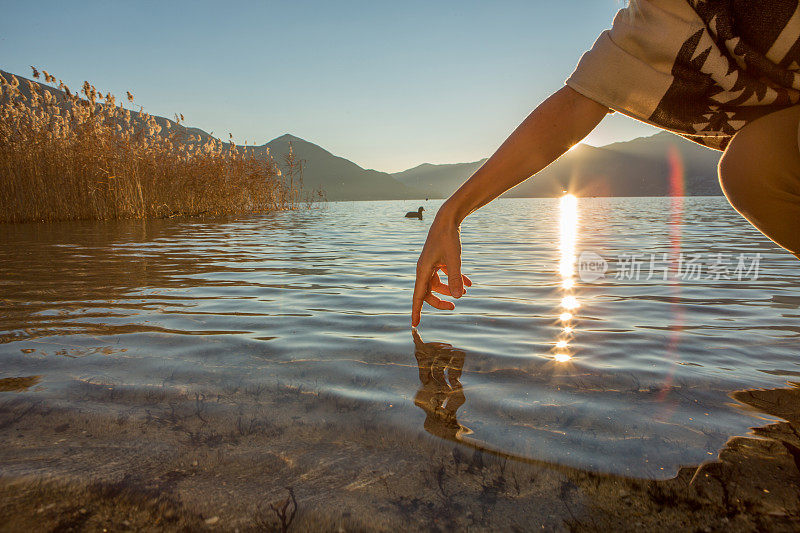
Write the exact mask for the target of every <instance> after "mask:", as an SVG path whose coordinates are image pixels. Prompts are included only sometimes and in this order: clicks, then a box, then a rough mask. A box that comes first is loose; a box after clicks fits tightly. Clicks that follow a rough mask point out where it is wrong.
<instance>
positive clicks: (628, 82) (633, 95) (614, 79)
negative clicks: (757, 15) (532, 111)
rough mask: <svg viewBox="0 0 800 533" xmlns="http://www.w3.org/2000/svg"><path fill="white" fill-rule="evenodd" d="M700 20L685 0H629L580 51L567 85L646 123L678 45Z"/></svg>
mask: <svg viewBox="0 0 800 533" xmlns="http://www.w3.org/2000/svg"><path fill="white" fill-rule="evenodd" d="M702 28H703V23H702V21H701V20H700V18H699V17H698V16H697V14H696V13H695V12H694V11H693V10H692V9H691V7H689V4H688V3H687V2H686V0H631V2H630V5H629V6H628V7H626V8H624V9H621V10H620V11H619V12H618V13H617V15H616V16H615V17H614V22H613V25H612V27H611V29H609V30H606V31H604V32H603V33H601V34H600V37H598V38H597V41H595V43H594V46H592V48H591V49H590V50H589V51H588V52H586V53H585V54H583V57H581V60H580V62H579V63H578V66H577V67H576V68H575V71H574V72H573V73H572V75H571V76H570V77H569V79H567V81H566V83H567V85H568V86H570V87H571V88H573V89H574V90H576V91H577V92H579V93H581V94H583V95H584V96H586V97H588V98H591V99H592V100H594V101H596V102H598V103H600V104H603V105H604V106H607V107H609V108H611V109H614V110H615V111H619V112H621V113H624V114H626V115H630V116H632V117H633V118H636V119H639V120H642V121H644V122H647V121H648V118H649V117H650V116H651V115H652V114H653V112H654V111H655V109H656V107H657V106H658V104H659V102H660V101H661V99H662V98H663V96H664V94H665V93H666V92H667V89H669V87H670V85H671V84H672V81H673V76H672V67H673V64H674V62H675V58H676V56H677V54H678V52H679V50H680V49H681V46H683V44H684V43H685V42H686V41H687V40H688V39H689V38H690V37H691V36H692V35H693V34H694V33H695V32H697V31H698V30H699V29H702Z"/></svg>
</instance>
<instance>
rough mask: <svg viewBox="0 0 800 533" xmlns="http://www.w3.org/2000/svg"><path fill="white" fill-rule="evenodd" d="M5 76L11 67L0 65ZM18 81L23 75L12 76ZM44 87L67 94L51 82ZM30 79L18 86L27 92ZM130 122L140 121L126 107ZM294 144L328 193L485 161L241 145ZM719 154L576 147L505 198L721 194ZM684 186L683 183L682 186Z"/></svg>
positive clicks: (396, 187) (302, 143)
mask: <svg viewBox="0 0 800 533" xmlns="http://www.w3.org/2000/svg"><path fill="white" fill-rule="evenodd" d="M0 74H2V75H3V76H4V77H5V78H6V79H7V80H10V79H11V74H10V73H7V72H4V71H2V70H0ZM17 78H19V79H20V80H21V81H22V80H26V79H25V78H23V77H21V76H17ZM29 81H32V82H33V83H36V84H38V85H40V86H41V87H43V88H46V89H47V90H48V91H50V92H51V94H53V95H54V96H56V98H57V99H58V100H59V101H61V102H63V101H65V97H64V94H63V93H62V92H61V91H59V90H58V89H56V88H54V87H50V86H47V85H43V84H40V83H38V82H36V81H34V80H29ZM26 85H27V84H26V83H24V81H23V83H22V84H21V85H20V88H21V89H22V91H23V93H27V92H28V89H27V86H26ZM131 113H132V115H133V117H134V121H136V120H142V118H141V117H140V114H139V113H137V112H135V111H131ZM154 118H155V120H156V122H158V123H159V124H160V125H161V126H162V127H163V126H165V125H166V123H170V126H171V131H173V132H183V133H185V134H186V136H187V137H188V136H195V137H197V140H195V141H191V140H187V141H186V142H204V141H206V140H208V139H210V138H211V137H212V136H211V135H210V134H209V133H206V132H205V131H203V130H201V129H198V128H191V127H186V126H185V125H184V124H178V123H176V122H175V121H172V120H169V119H167V118H164V117H154ZM290 145H291V147H292V150H293V151H294V154H295V156H296V157H297V158H298V159H300V160H301V161H302V162H303V184H304V189H305V190H307V191H309V192H310V191H313V190H321V191H322V192H323V193H324V195H325V197H326V198H327V199H328V200H399V199H418V198H426V197H430V198H446V197H448V196H450V194H452V193H453V192H454V191H455V190H456V189H457V188H458V187H459V186H460V185H461V184H462V183H463V182H464V181H466V180H467V179H468V178H469V177H470V176H471V175H472V174H473V173H474V172H475V171H476V170H477V169H478V168H480V166H481V165H482V164H483V163H484V162H485V161H486V160H485V159H481V160H479V161H474V162H471V163H455V164H446V165H433V164H430V163H424V164H422V165H419V166H417V167H414V168H411V169H408V170H405V171H403V172H397V173H395V174H388V173H386V172H379V171H376V170H367V169H364V168H361V167H360V166H358V165H357V164H355V163H353V162H352V161H348V160H347V159H344V158H342V157H339V156H336V155H334V154H332V153H330V152H328V151H327V150H325V149H324V148H322V147H320V146H318V145H316V144H314V143H311V142H309V141H306V140H304V139H301V138H299V137H295V136H292V135H289V134H286V135H283V136H281V137H278V138H276V139H273V140H271V141H270V142H268V143H266V144H263V145H261V146H245V147H239V148H242V149H244V150H246V151H247V152H250V153H253V154H254V155H257V156H259V157H267V156H268V154H269V155H271V156H272V157H273V158H274V159H275V161H276V162H277V163H278V165H279V166H281V167H283V168H284V169H285V167H286V165H285V164H284V155H285V154H287V153H288V152H289V146H290ZM720 155H721V153H720V152H718V151H714V150H709V149H707V148H704V147H702V146H700V145H698V144H695V143H692V142H691V141H688V140H686V139H683V138H682V137H679V136H677V135H674V134H671V133H667V132H662V133H658V134H656V135H653V136H650V137H640V138H638V139H634V140H631V141H626V142H618V143H613V144H609V145H606V146H602V147H599V148H597V147H593V146H589V145H585V144H580V145H578V146H576V147H575V148H574V149H573V150H570V151H569V152H567V153H566V154H564V155H563V156H562V157H561V158H559V159H558V160H557V161H556V162H554V163H553V164H551V165H550V166H549V167H547V168H545V169H544V170H542V171H541V172H540V173H539V174H537V175H536V176H535V177H534V178H532V179H529V180H527V181H525V182H524V183H522V184H520V185H518V186H517V187H515V188H514V189H512V190H510V191H508V192H507V193H506V194H505V196H509V197H539V196H558V195H561V194H562V191H563V190H565V189H566V190H570V191H573V192H575V193H576V194H578V195H580V196H664V195H669V194H675V193H679V192H681V190H682V191H683V193H684V194H686V195H690V196H692V195H721V194H722V191H721V189H720V187H719V184H718V182H717V173H716V166H717V163H718V161H719V158H720ZM679 185H680V186H682V187H679Z"/></svg>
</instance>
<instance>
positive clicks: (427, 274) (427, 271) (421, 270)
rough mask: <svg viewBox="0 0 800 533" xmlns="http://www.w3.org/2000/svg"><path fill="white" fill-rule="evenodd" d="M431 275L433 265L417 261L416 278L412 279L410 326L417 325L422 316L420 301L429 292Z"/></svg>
mask: <svg viewBox="0 0 800 533" xmlns="http://www.w3.org/2000/svg"><path fill="white" fill-rule="evenodd" d="M432 275H433V265H424V264H419V263H417V279H416V280H415V281H414V298H413V300H412V304H411V326H412V327H417V326H418V325H419V321H420V319H421V318H422V302H424V301H425V296H426V295H427V294H428V292H429V284H430V281H431V276H432Z"/></svg>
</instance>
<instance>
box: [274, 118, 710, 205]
mask: <svg viewBox="0 0 800 533" xmlns="http://www.w3.org/2000/svg"><path fill="white" fill-rule="evenodd" d="M289 143H291V145H292V148H293V150H294V153H295V155H296V156H298V157H299V158H300V159H301V160H303V161H304V167H303V175H304V183H305V185H306V186H307V187H315V188H321V189H322V190H324V191H325V194H326V196H327V198H328V199H329V200H390V199H412V198H447V197H448V196H450V195H451V194H452V193H453V192H454V191H455V190H456V189H458V187H459V186H460V185H461V184H462V183H463V182H464V181H466V180H467V179H468V178H469V177H470V176H471V175H472V174H473V173H474V172H475V171H476V170H477V169H478V168H480V166H481V165H483V163H484V162H485V161H486V159H481V160H478V161H473V162H470V163H454V164H444V165H434V164H430V163H424V164H422V165H419V166H416V167H414V168H410V169H408V170H405V171H402V172H396V173H394V174H388V173H385V172H379V171H375V170H365V169H363V168H361V167H359V166H358V165H356V164H355V163H352V162H350V161H348V160H346V159H343V158H341V157H337V156H335V155H333V154H331V153H330V152H328V151H326V150H324V149H322V148H320V147H319V146H317V145H315V144H313V143H310V142H308V141H305V140H303V139H300V138H298V137H293V136H291V135H284V136H282V137H278V138H277V139H274V140H272V141H270V142H269V143H267V144H266V145H265V146H268V147H269V148H270V152H271V153H272V154H273V155H277V154H282V153H285V152H286V151H287V150H288V146H289ZM720 156H721V152H718V151H714V150H709V149H708V148H705V147H702V146H700V145H698V144H695V143H693V142H691V141H688V140H686V139H683V138H682V137H679V136H677V135H674V134H672V133H668V132H662V133H658V134H656V135H653V136H650V137H640V138H638V139H634V140H632V141H626V142H618V143H614V144H609V145H606V146H602V147H594V146H589V145H586V144H579V145H577V146H576V147H575V148H574V149H572V150H570V151H569V152H567V153H566V154H564V155H563V156H562V157H561V158H560V159H558V160H557V161H556V162H554V163H553V164H551V165H550V166H549V167H547V168H545V169H544V170H542V171H541V172H539V173H538V174H537V175H536V176H535V177H533V178H531V179H529V180H527V181H525V182H523V183H522V184H520V185H518V186H517V187H515V188H513V189H511V190H510V191H508V192H507V193H506V194H505V196H506V197H552V196H560V195H561V194H563V191H564V190H569V191H571V192H573V193H575V194H577V195H578V196H668V195H681V194H683V195H688V196H716V195H721V194H722V190H721V189H720V187H719V182H718V181H717V164H718V163H719V158H720Z"/></svg>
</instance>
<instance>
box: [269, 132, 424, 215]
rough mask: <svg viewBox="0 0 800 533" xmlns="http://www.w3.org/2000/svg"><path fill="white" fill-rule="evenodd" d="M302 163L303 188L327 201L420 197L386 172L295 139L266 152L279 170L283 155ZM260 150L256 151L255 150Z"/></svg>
mask: <svg viewBox="0 0 800 533" xmlns="http://www.w3.org/2000/svg"><path fill="white" fill-rule="evenodd" d="M290 144H291V146H292V150H293V152H294V155H295V156H296V157H298V158H299V159H300V160H301V161H302V162H303V187H304V189H307V190H313V189H321V190H322V191H324V193H325V197H326V198H327V199H328V200H401V199H410V198H421V197H424V194H423V193H422V192H420V191H417V190H415V188H414V187H413V186H412V185H411V184H404V183H401V182H399V181H397V180H396V179H394V178H393V177H392V176H391V175H390V174H387V173H386V172H378V171H377V170H365V169H363V168H361V167H360V166H358V165H356V164H355V163H353V162H352V161H349V160H347V159H344V158H343V157H338V156H335V155H333V154H332V153H330V152H328V151H327V150H325V149H324V148H322V147H320V146H317V145H316V144H314V143H310V142H308V141H306V140H303V139H301V138H299V137H294V136H292V135H289V134H286V135H283V136H281V137H278V138H277V139H273V140H271V141H270V142H268V143H267V144H265V145H263V146H264V147H267V148H269V151H270V153H271V154H272V155H273V156H274V157H275V160H276V161H277V162H278V164H279V166H285V165H282V163H283V158H282V156H283V154H287V153H289V145H290ZM258 148H260V147H256V149H258Z"/></svg>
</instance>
